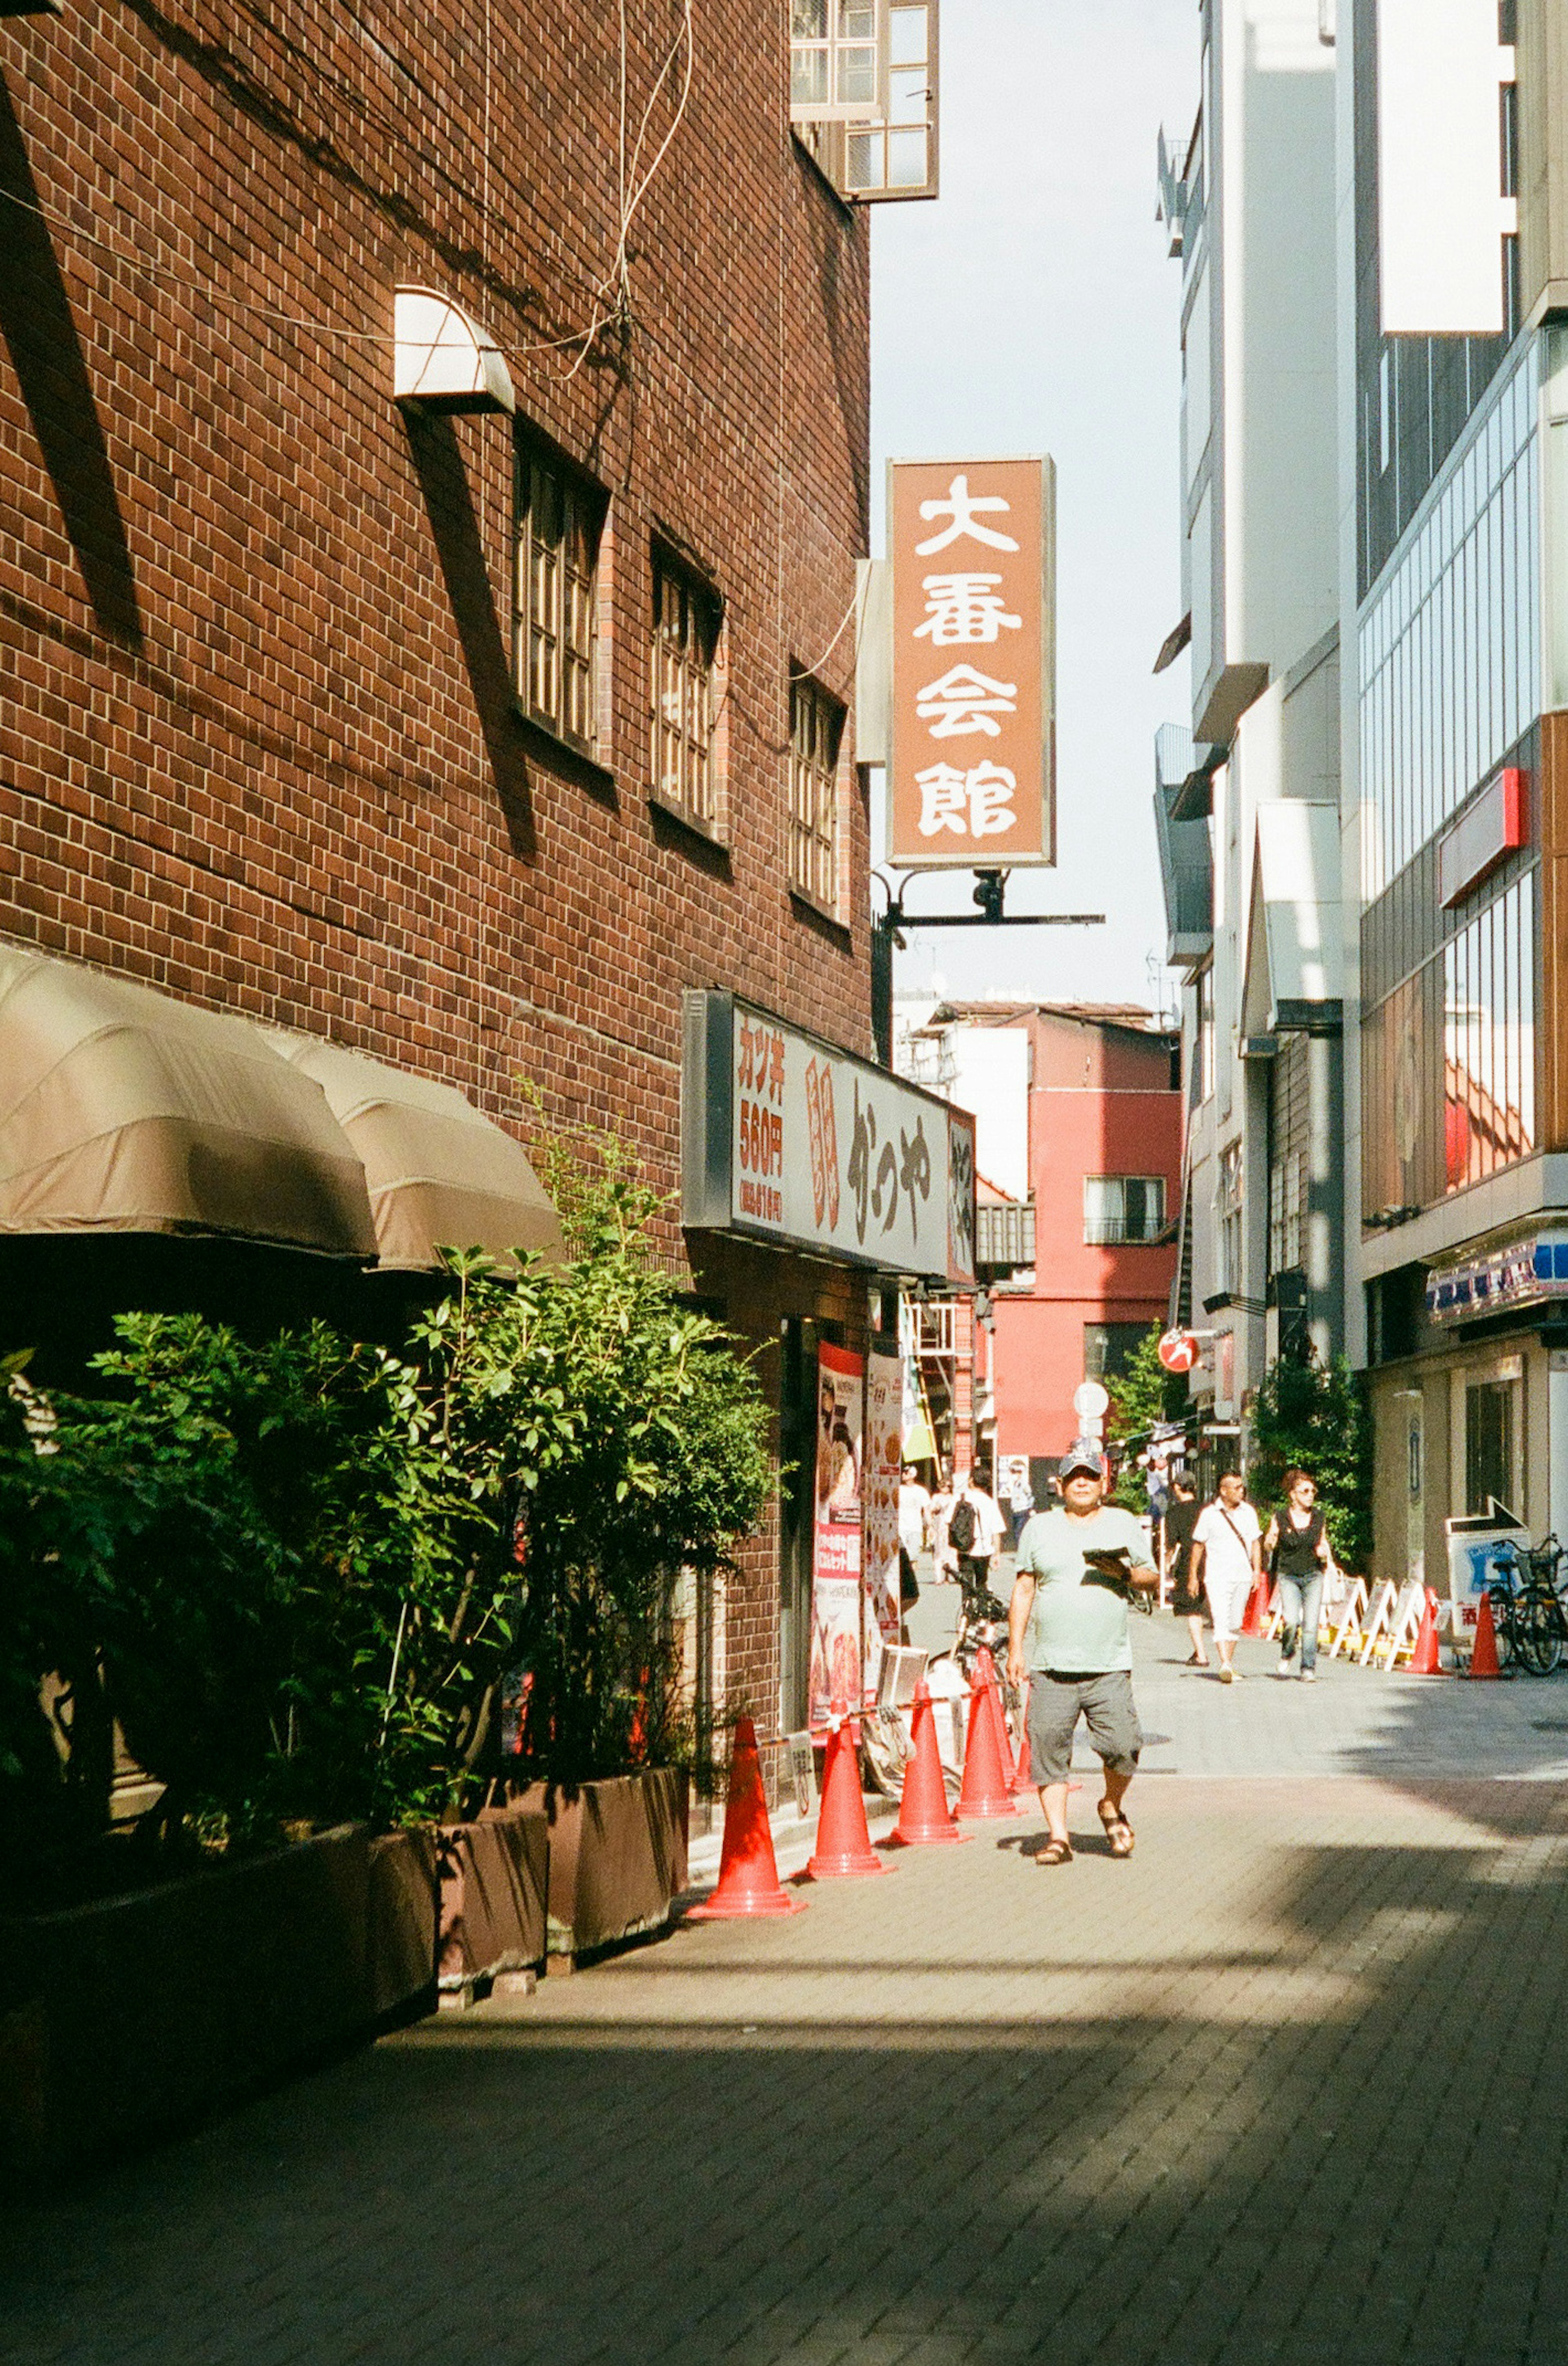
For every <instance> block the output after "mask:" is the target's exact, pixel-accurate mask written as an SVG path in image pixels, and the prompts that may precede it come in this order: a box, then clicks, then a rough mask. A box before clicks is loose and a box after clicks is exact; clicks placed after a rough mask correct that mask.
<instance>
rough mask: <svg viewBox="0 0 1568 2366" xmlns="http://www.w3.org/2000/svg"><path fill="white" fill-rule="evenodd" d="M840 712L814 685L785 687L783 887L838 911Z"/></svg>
mask: <svg viewBox="0 0 1568 2366" xmlns="http://www.w3.org/2000/svg"><path fill="white" fill-rule="evenodd" d="M843 728H844V710H843V708H842V707H841V706H840V704H839V702H838V700H837V699H835V698H832V697H829V693H827V691H825V690H824V689H823V688H822V686H821V684H820V683H819V682H811V681H808V680H807V679H806V678H805V677H804V676H801V675H797V676H796V677H795V680H794V681H793V682H791V683H790V687H789V884H790V885H791V887H793V888H794V890H795V894H796V895H797V896H806V897H807V899H808V900H809V901H810V902H811V903H813V904H815V905H817V906H818V907H819V908H820V909H821V910H822V911H824V912H829V913H831V914H832V916H833V918H835V919H836V918H838V911H839V742H840V738H841V737H842V735H843Z"/></svg>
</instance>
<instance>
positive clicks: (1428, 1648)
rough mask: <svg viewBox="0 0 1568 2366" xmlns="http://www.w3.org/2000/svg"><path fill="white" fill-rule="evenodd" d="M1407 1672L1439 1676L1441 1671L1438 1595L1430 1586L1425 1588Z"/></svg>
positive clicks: (1414, 1674)
mask: <svg viewBox="0 0 1568 2366" xmlns="http://www.w3.org/2000/svg"><path fill="white" fill-rule="evenodd" d="M1407 1673H1409V1674H1410V1675H1413V1676H1440V1675H1441V1674H1442V1673H1443V1662H1442V1655H1441V1653H1440V1652H1439V1651H1438V1597H1437V1595H1436V1594H1434V1593H1433V1591H1432V1589H1431V1587H1430V1586H1428V1587H1427V1600H1426V1606H1425V1607H1424V1608H1423V1610H1422V1612H1421V1631H1420V1633H1419V1634H1418V1635H1417V1636H1416V1649H1415V1651H1414V1652H1413V1653H1412V1654H1411V1659H1410V1666H1409V1669H1408V1671H1407Z"/></svg>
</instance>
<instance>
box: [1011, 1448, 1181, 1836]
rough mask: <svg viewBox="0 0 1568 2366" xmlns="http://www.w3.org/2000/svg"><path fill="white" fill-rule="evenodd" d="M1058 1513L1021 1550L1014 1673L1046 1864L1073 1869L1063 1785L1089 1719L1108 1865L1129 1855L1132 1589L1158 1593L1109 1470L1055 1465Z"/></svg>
mask: <svg viewBox="0 0 1568 2366" xmlns="http://www.w3.org/2000/svg"><path fill="white" fill-rule="evenodd" d="M1057 1476H1058V1478H1059V1480H1060V1482H1061V1488H1062V1502H1061V1504H1060V1506H1059V1507H1056V1506H1054V1507H1053V1508H1052V1509H1051V1510H1050V1511H1048V1512H1036V1514H1035V1515H1034V1517H1033V1518H1032V1520H1031V1521H1030V1523H1029V1525H1028V1527H1026V1528H1025V1529H1024V1531H1023V1534H1022V1536H1021V1538H1020V1539H1019V1548H1018V1576H1017V1579H1016V1581H1015V1583H1014V1585H1013V1590H1012V1604H1011V1607H1010V1611H1009V1613H1008V1673H1009V1675H1010V1677H1011V1678H1012V1680H1013V1682H1014V1684H1025V1683H1027V1684H1028V1685H1029V1714H1028V1723H1029V1763H1030V1766H1031V1769H1032V1773H1033V1776H1034V1780H1035V1782H1036V1783H1037V1784H1038V1786H1039V1788H1040V1805H1041V1808H1043V1811H1044V1816H1045V1822H1046V1826H1047V1828H1048V1835H1049V1836H1048V1838H1047V1840H1046V1842H1045V1846H1044V1848H1043V1850H1042V1851H1041V1853H1040V1856H1039V1859H1038V1862H1039V1863H1040V1864H1041V1865H1071V1863H1072V1861H1073V1844H1072V1840H1071V1837H1070V1836H1069V1834H1068V1831H1067V1775H1068V1770H1069V1769H1070V1767H1071V1765H1072V1760H1073V1736H1074V1734H1075V1733H1076V1732H1077V1723H1078V1719H1079V1718H1080V1717H1081V1718H1083V1720H1084V1724H1085V1726H1086V1728H1087V1729H1088V1733H1089V1742H1090V1745H1091V1747H1092V1748H1093V1750H1094V1751H1095V1752H1096V1754H1097V1756H1098V1757H1099V1759H1100V1763H1101V1765H1102V1766H1103V1767H1104V1769H1105V1793H1104V1797H1102V1798H1101V1799H1100V1808H1099V1814H1100V1823H1101V1824H1102V1825H1103V1827H1104V1830H1105V1838H1106V1842H1107V1844H1108V1845H1109V1847H1110V1851H1111V1855H1112V1856H1118V1857H1125V1856H1131V1855H1132V1853H1133V1827H1132V1825H1131V1824H1130V1823H1129V1822H1128V1820H1127V1818H1126V1815H1125V1812H1124V1810H1123V1806H1122V1803H1123V1801H1124V1799H1125V1798H1126V1796H1127V1786H1128V1784H1129V1783H1130V1782H1131V1781H1132V1779H1133V1776H1134V1773H1135V1772H1136V1770H1137V1764H1138V1754H1139V1752H1140V1751H1141V1750H1142V1748H1143V1739H1144V1738H1143V1735H1142V1733H1141V1731H1140V1730H1139V1727H1138V1712H1137V1707H1136V1705H1135V1703H1134V1698H1133V1639H1132V1637H1131V1635H1130V1634H1129V1633H1128V1630H1127V1603H1128V1598H1129V1593H1130V1589H1131V1588H1133V1587H1134V1586H1136V1587H1138V1588H1139V1589H1140V1590H1142V1589H1145V1588H1147V1587H1151V1586H1156V1585H1157V1584H1158V1583H1159V1580H1158V1577H1157V1576H1156V1572H1155V1571H1154V1570H1153V1569H1151V1568H1150V1567H1149V1564H1148V1547H1147V1545H1146V1543H1145V1537H1144V1529H1143V1524H1142V1522H1141V1521H1139V1520H1137V1519H1135V1518H1134V1515H1133V1514H1132V1513H1131V1512H1124V1511H1122V1508H1121V1506H1120V1505H1119V1504H1107V1502H1106V1501H1105V1477H1106V1473H1105V1463H1104V1459H1103V1458H1102V1457H1101V1456H1100V1454H1099V1453H1098V1452H1097V1451H1096V1449H1095V1448H1093V1447H1092V1446H1074V1447H1070V1448H1068V1450H1067V1452H1066V1454H1065V1455H1064V1456H1063V1458H1062V1460H1061V1463H1060V1464H1059V1466H1058V1470H1057Z"/></svg>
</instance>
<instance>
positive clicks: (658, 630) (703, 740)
mask: <svg viewBox="0 0 1568 2366" xmlns="http://www.w3.org/2000/svg"><path fill="white" fill-rule="evenodd" d="M649 588H650V591H651V593H652V599H651V603H650V607H651V614H650V617H649V646H648V693H649V695H648V726H649V792H648V794H649V798H650V800H651V801H652V803H653V804H655V805H656V806H659V807H660V810H661V811H663V812H665V813H669V814H673V815H674V816H675V817H676V819H677V820H678V821H681V822H683V823H684V824H685V826H686V828H688V829H694V830H696V831H697V832H698V833H699V835H700V836H702V837H703V838H706V839H712V840H713V841H714V843H715V844H716V845H722V844H723V843H724V840H725V822H726V816H725V796H724V788H725V781H724V762H723V711H724V702H725V688H726V666H725V651H724V625H725V614H724V601H723V597H722V595H721V594H720V592H719V590H718V587H717V586H716V584H715V583H714V581H713V580H712V579H711V578H710V577H709V576H707V575H706V574H705V573H704V572H703V570H702V569H700V568H697V567H695V566H694V565H693V564H692V562H691V561H690V560H689V559H687V558H682V555H681V553H680V552H679V551H677V550H675V549H674V548H672V546H671V545H670V544H669V543H668V542H666V541H664V540H663V539H662V538H661V537H660V536H657V535H656V536H655V537H654V541H653V545H652V549H651V552H650V555H649ZM666 593H670V594H672V595H673V598H674V602H675V603H676V607H677V612H678V613H677V614H676V617H675V619H674V622H675V624H676V626H677V630H676V633H675V635H674V636H673V637H671V636H670V635H669V634H668V633H667V631H666V625H667V623H668V622H669V621H670V618H669V616H668V613H667V612H668V607H669V603H668V602H667V599H666ZM694 650H699V651H704V652H705V654H703V656H702V658H701V661H700V662H698V661H696V660H695V659H694V656H693V651H694ZM667 667H668V668H670V669H671V670H673V671H674V672H676V673H678V674H679V676H680V678H681V682H682V721H681V723H680V725H679V726H671V724H670V723H669V721H668V719H667V717H666V716H665V715H663V714H661V712H660V698H661V682H662V681H663V680H664V679H665V676H664V669H665V668H667ZM699 698H700V701H701V708H702V712H701V715H700V717H699V718H698V719H699V722H700V729H699V730H698V731H697V732H695V733H694V731H693V729H692V727H691V725H692V713H693V705H694V701H696V700H697V699H699ZM667 735H668V737H673V738H678V740H679V747H680V763H679V778H678V780H677V783H676V786H675V790H674V793H673V794H671V788H670V785H669V774H668V772H666V769H665V764H664V755H665V752H666V741H667ZM699 743H700V744H699ZM694 760H695V762H697V763H700V766H701V771H702V775H703V780H702V788H701V794H699V795H697V796H694V795H693V794H691V793H690V783H689V777H688V767H689V766H691V765H692V764H693V763H694Z"/></svg>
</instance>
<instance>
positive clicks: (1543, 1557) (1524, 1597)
mask: <svg viewBox="0 0 1568 2366" xmlns="http://www.w3.org/2000/svg"><path fill="white" fill-rule="evenodd" d="M1563 1559H1564V1548H1563V1547H1562V1545H1560V1544H1559V1543H1558V1541H1557V1538H1555V1537H1554V1536H1550V1537H1547V1538H1544V1539H1543V1541H1542V1542H1541V1543H1540V1544H1539V1545H1532V1546H1530V1547H1529V1548H1528V1549H1526V1548H1522V1547H1520V1546H1519V1545H1517V1544H1515V1543H1514V1542H1513V1541H1512V1539H1511V1538H1509V1539H1506V1540H1505V1541H1504V1542H1503V1543H1502V1544H1500V1545H1499V1546H1498V1547H1497V1549H1496V1550H1495V1553H1494V1554H1493V1555H1492V1558H1491V1560H1490V1562H1489V1564H1488V1569H1487V1589H1486V1590H1487V1592H1488V1594H1490V1595H1491V1597H1492V1624H1493V1627H1494V1628H1495V1632H1496V1637H1497V1656H1498V1659H1499V1660H1500V1661H1502V1662H1508V1661H1517V1662H1518V1665H1519V1666H1520V1667H1521V1668H1523V1669H1525V1670H1526V1672H1527V1673H1529V1674H1530V1675H1532V1676H1550V1675H1551V1673H1552V1672H1553V1670H1554V1669H1556V1668H1557V1667H1559V1666H1560V1665H1561V1664H1562V1655H1563V1651H1564V1649H1565V1648H1568V1613H1565V1612H1564V1610H1563V1606H1562V1594H1561V1592H1560V1591H1559V1587H1558V1576H1559V1572H1560V1570H1561V1568H1562V1561H1563Z"/></svg>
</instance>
